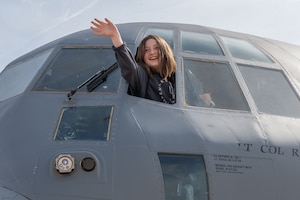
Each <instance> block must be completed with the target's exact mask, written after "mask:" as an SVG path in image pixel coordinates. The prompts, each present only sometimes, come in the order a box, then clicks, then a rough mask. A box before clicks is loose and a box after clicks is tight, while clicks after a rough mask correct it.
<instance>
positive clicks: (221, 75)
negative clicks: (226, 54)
mask: <svg viewBox="0 0 300 200" xmlns="http://www.w3.org/2000/svg"><path fill="white" fill-rule="evenodd" d="M183 62H184V63H183V64H184V84H185V101H186V103H187V104H188V105H189V106H199V107H208V108H221V109H231V110H245V111H248V110H249V106H248V104H247V102H246V99H245V97H244V95H243V93H242V91H241V89H240V87H239V85H238V83H237V80H236V78H235V76H234V74H233V72H232V70H231V68H230V66H229V64H227V63H216V62H208V61H200V60H190V59H184V61H183Z"/></svg>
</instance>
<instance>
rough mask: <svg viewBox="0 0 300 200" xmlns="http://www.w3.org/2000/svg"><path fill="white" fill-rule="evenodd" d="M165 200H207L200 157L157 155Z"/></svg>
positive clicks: (205, 182) (203, 170)
mask: <svg viewBox="0 0 300 200" xmlns="http://www.w3.org/2000/svg"><path fill="white" fill-rule="evenodd" d="M158 156H159V160H160V164H161V169H162V173H163V179H164V189H165V199H166V200H174V199H184V200H190V199H197V200H208V186H207V177H206V170H205V165H204V160H203V157H202V156H194V155H173V154H159V155H158Z"/></svg>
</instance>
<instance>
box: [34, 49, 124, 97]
mask: <svg viewBox="0 0 300 200" xmlns="http://www.w3.org/2000/svg"><path fill="white" fill-rule="evenodd" d="M115 62H116V61H115V56H114V52H113V50H112V49H111V48H62V49H61V50H60V51H59V52H58V54H57V55H56V56H55V57H54V59H53V61H52V62H50V64H49V67H48V68H47V69H46V71H45V72H44V73H43V74H42V76H41V78H40V79H39V81H38V82H37V84H36V85H35V87H34V89H33V90H36V91H70V90H71V89H74V88H76V87H77V86H79V85H80V84H82V83H83V82H85V81H86V80H87V79H89V78H90V77H91V76H92V75H93V74H95V73H97V72H98V71H100V70H102V69H103V68H104V69H107V68H109V67H110V66H111V65H112V64H114V63H115ZM120 79H121V75H120V71H119V70H115V71H114V72H112V73H111V74H110V75H109V76H108V78H107V79H106V81H105V83H103V84H102V85H101V86H99V87H98V88H96V89H95V90H94V91H95V92H116V91H117V89H118V86H119V82H120ZM80 91H87V89H86V87H82V89H81V90H80Z"/></svg>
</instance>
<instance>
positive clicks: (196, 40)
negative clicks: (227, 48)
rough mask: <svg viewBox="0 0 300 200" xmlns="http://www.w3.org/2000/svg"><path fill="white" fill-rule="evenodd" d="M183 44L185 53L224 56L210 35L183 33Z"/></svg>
mask: <svg viewBox="0 0 300 200" xmlns="http://www.w3.org/2000/svg"><path fill="white" fill-rule="evenodd" d="M181 42H182V51H184V52H188V53H199V54H204V55H218V56H223V55H224V54H223V51H222V50H221V48H220V46H219V44H218V43H217V41H216V40H215V38H214V37H213V36H212V35H210V34H205V33H195V32H188V31H182V32H181Z"/></svg>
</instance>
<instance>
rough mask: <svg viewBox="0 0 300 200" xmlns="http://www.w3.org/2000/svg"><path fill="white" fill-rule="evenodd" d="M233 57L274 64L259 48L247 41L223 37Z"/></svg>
mask: <svg viewBox="0 0 300 200" xmlns="http://www.w3.org/2000/svg"><path fill="white" fill-rule="evenodd" d="M221 38H222V40H223V42H224V43H225V45H226V47H227V48H228V49H229V51H230V53H231V55H232V56H233V57H235V58H239V59H244V60H250V61H258V62H266V63H273V62H272V60H271V59H270V58H269V57H268V56H266V55H265V54H264V53H263V52H261V51H260V50H259V49H258V48H256V47H255V46H253V45H252V44H250V43H249V42H247V41H245V40H239V39H235V38H229V37H221Z"/></svg>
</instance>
